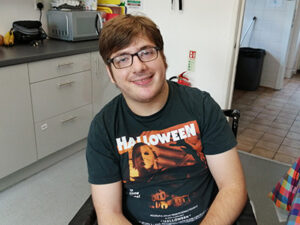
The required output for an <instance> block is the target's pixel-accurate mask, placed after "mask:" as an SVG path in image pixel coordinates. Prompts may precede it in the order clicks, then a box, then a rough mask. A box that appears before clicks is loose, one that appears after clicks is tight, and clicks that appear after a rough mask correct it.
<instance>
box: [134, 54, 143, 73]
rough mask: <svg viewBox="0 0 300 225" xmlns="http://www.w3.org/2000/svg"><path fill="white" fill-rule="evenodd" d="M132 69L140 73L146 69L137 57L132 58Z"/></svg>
mask: <svg viewBox="0 0 300 225" xmlns="http://www.w3.org/2000/svg"><path fill="white" fill-rule="evenodd" d="M132 67H133V68H134V69H135V70H136V71H141V70H144V69H145V68H146V64H145V63H144V62H143V61H142V60H140V58H139V57H138V56H137V55H135V56H133V58H132Z"/></svg>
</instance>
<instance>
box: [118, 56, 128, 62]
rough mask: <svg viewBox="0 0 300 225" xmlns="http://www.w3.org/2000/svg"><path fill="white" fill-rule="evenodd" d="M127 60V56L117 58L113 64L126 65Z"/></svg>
mask: <svg viewBox="0 0 300 225" xmlns="http://www.w3.org/2000/svg"><path fill="white" fill-rule="evenodd" d="M129 59H130V57H129V56H119V57H117V58H115V63H126V62H128V61H129Z"/></svg>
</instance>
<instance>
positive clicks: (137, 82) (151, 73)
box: [107, 36, 168, 106]
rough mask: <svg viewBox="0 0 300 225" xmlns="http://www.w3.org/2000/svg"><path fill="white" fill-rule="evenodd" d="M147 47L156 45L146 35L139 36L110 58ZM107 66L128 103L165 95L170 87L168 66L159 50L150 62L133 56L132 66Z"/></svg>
mask: <svg viewBox="0 0 300 225" xmlns="http://www.w3.org/2000/svg"><path fill="white" fill-rule="evenodd" d="M145 47H155V45H154V43H153V42H151V41H150V40H149V39H148V38H146V37H143V36H142V37H138V38H136V39H134V40H133V41H132V43H131V44H130V45H129V46H128V47H126V48H124V49H122V50H119V51H117V52H115V53H113V54H112V55H111V56H110V58H114V57H116V56H119V55H122V54H125V53H127V54H128V53H129V54H134V53H136V52H138V51H140V50H142V49H144V48H145ZM110 66H111V70H110V69H109V67H108V66H107V71H108V73H109V76H110V79H111V81H112V82H113V83H114V84H116V85H117V87H118V88H119V89H120V91H121V92H122V94H123V96H124V98H125V99H126V102H127V104H129V105H131V106H132V105H135V104H136V103H149V102H152V101H155V100H157V99H159V98H160V97H161V95H163V94H162V93H163V90H166V89H168V87H167V83H166V75H165V74H166V67H165V64H164V62H163V59H162V57H161V53H160V52H158V57H157V58H156V59H154V60H153V61H150V62H141V61H140V60H139V58H138V57H137V56H134V57H133V63H132V65H131V66H130V67H127V68H123V69H116V68H115V67H114V65H112V64H111V65H110Z"/></svg>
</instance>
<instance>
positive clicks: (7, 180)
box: [0, 139, 86, 191]
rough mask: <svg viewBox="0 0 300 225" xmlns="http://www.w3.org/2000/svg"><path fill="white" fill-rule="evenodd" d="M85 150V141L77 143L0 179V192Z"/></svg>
mask: <svg viewBox="0 0 300 225" xmlns="http://www.w3.org/2000/svg"><path fill="white" fill-rule="evenodd" d="M84 148H86V139H83V140H81V141H78V142H76V143H74V144H72V145H70V146H68V147H66V148H64V149H62V150H59V151H57V152H55V153H53V154H51V155H49V156H47V157H45V158H42V159H40V160H38V161H37V162H35V163H33V164H31V165H29V166H27V167H25V168H22V169H20V170H18V171H16V172H14V173H12V174H10V175H8V176H6V177H4V178H2V179H0V191H3V190H4V189H6V188H8V187H10V186H12V185H14V184H17V183H18V182H20V181H22V180H24V179H26V178H28V177H30V176H32V175H34V174H36V173H38V172H40V171H42V170H44V169H46V168H48V167H50V166H52V165H53V164H55V163H57V162H59V161H61V160H63V159H65V158H66V157H68V156H71V155H72V154H74V153H76V152H79V151H80V150H83V149H84Z"/></svg>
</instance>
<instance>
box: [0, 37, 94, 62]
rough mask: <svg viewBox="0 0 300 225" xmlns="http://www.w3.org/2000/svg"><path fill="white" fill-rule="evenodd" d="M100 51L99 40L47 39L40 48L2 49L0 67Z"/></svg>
mask: <svg viewBox="0 0 300 225" xmlns="http://www.w3.org/2000/svg"><path fill="white" fill-rule="evenodd" d="M93 51H98V40H92V41H81V42H67V41H60V40H53V39H47V40H44V42H43V43H39V45H38V46H32V45H29V44H28V45H24V44H23V45H15V46H13V47H3V46H1V47H0V67H4V66H11V65H16V64H21V63H28V62H34V61H39V60H44V59H51V58H56V57H62V56H68V55H75V54H80V53H86V52H93Z"/></svg>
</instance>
